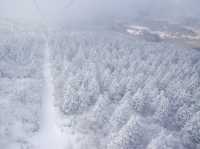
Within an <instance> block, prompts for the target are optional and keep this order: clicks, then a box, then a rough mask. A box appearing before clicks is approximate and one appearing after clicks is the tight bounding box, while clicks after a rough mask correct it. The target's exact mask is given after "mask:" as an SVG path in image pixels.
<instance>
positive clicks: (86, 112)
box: [0, 0, 200, 149]
mask: <svg viewBox="0 0 200 149" xmlns="http://www.w3.org/2000/svg"><path fill="white" fill-rule="evenodd" d="M143 1H144V2H143V3H145V0H143ZM0 2H1V1H0ZM178 2H179V1H177V4H178ZM2 4H3V3H2ZM158 6H159V5H158ZM192 6H193V5H192ZM183 7H185V6H183ZM40 8H42V7H40ZM193 8H195V7H193ZM117 10H118V9H117V8H116V9H115V12H116V11H117ZM194 10H195V9H194ZM0 12H1V11H0ZM154 12H155V11H153V12H152V14H153V13H154ZM193 13H197V11H195V12H193ZM98 15H99V14H98ZM165 15H166V14H165ZM95 16H97V15H95ZM0 18H1V17H0ZM41 18H42V17H41ZM83 20H84V19H83ZM83 20H81V22H82V23H83V22H84V21H83ZM105 20H107V19H105ZM105 20H104V19H101V21H103V23H102V22H101V21H100V22H101V23H99V22H98V23H96V19H95V23H94V22H93V23H91V22H90V23H89V24H88V22H87V23H85V25H84V24H81V25H80V24H78V25H76V27H72V26H73V25H71V26H70V25H69V24H67V25H66V24H62V28H59V29H58V28H54V27H55V26H54V27H52V26H51V27H50V26H48V25H47V24H45V23H46V22H45V20H44V22H42V23H41V22H40V23H33V22H26V21H20V20H19V19H15V20H12V19H5V18H1V19H0V149H200V44H199V42H200V20H199V18H198V17H194V16H193V17H189V18H188V16H187V18H182V17H181V19H179V20H178V21H179V22H178V23H177V22H176V23H174V22H172V20H169V18H166V20H165V21H163V20H162V21H161V20H156V21H155V20H154V19H153V18H152V20H150V19H149V18H148V19H147V18H146V17H144V18H142V19H140V20H138V18H134V19H133V18H132V19H128V20H127V16H126V17H124V18H123V17H120V19H119V18H117V20H112V21H108V22H107V23H105V22H104V21H105ZM87 21H88V18H87ZM170 21H171V22H170ZM173 21H174V20H173ZM191 22H192V23H191ZM69 26H70V27H69ZM77 26H79V27H77ZM80 26H81V27H80ZM67 27H69V28H67Z"/></svg>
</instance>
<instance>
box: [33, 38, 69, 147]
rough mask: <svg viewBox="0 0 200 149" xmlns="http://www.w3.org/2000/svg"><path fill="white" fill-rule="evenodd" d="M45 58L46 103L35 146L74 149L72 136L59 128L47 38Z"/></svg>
mask: <svg viewBox="0 0 200 149" xmlns="http://www.w3.org/2000/svg"><path fill="white" fill-rule="evenodd" d="M45 39H46V40H45V41H46V42H45V50H44V52H45V53H44V54H45V58H44V78H45V91H44V101H43V103H42V116H41V126H40V128H41V129H40V131H39V134H38V135H37V136H36V137H35V139H34V143H33V144H34V145H36V148H37V149H68V148H70V149H71V148H72V145H71V144H70V142H71V141H70V139H69V137H70V135H69V136H68V134H66V132H63V131H62V129H61V128H60V127H59V122H60V115H59V112H58V110H57V109H56V107H55V105H54V85H53V76H52V72H51V62H50V48H49V45H48V38H47V37H45Z"/></svg>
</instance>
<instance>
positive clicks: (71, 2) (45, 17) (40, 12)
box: [33, 0, 75, 24]
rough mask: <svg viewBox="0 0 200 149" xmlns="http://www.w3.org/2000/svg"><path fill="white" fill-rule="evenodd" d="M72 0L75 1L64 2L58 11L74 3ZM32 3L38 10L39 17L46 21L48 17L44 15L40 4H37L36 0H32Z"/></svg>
mask: <svg viewBox="0 0 200 149" xmlns="http://www.w3.org/2000/svg"><path fill="white" fill-rule="evenodd" d="M74 1H75V0H69V1H68V3H66V4H65V5H64V6H63V7H62V8H61V9H60V11H59V12H62V10H65V9H68V8H70V7H71V6H72V4H73V3H74ZM33 3H34V5H35V7H36V9H37V10H38V12H39V14H40V16H41V18H42V19H43V20H44V21H45V22H46V23H47V20H48V19H47V18H48V17H47V16H46V15H47V14H46V15H45V14H44V12H43V11H42V10H41V8H40V6H39V5H38V2H37V0H33ZM46 23H45V24H46Z"/></svg>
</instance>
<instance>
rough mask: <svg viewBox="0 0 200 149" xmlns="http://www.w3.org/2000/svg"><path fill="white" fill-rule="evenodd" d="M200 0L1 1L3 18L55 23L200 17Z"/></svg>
mask: <svg viewBox="0 0 200 149" xmlns="http://www.w3.org/2000/svg"><path fill="white" fill-rule="evenodd" d="M199 5H200V2H199V1H198V0H166V1H162V0H123V1H122V0H0V17H4V18H12V19H18V18H21V19H24V20H31V21H33V20H34V21H36V20H41V17H43V18H42V19H44V17H45V18H46V20H48V21H49V22H52V23H56V22H57V23H61V22H62V23H70V22H80V21H83V22H92V21H93V22H94V21H97V20H102V21H103V20H107V21H108V20H113V19H115V18H125V19H133V18H136V17H140V18H143V17H148V18H154V19H156V18H159V19H162V18H163V19H165V18H167V19H176V18H179V19H180V18H181V17H182V18H185V17H194V18H195V17H199V16H200V9H199Z"/></svg>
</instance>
